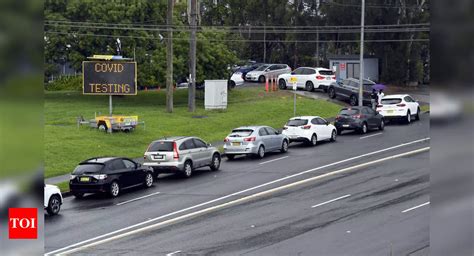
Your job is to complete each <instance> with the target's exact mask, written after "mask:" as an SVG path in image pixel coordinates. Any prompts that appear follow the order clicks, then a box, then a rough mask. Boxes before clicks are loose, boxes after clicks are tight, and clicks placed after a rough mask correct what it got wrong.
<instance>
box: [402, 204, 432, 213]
mask: <svg viewBox="0 0 474 256" xmlns="http://www.w3.org/2000/svg"><path fill="white" fill-rule="evenodd" d="M429 204H430V202H426V203H423V204H420V205H417V206H414V207H412V208H408V209H406V210H404V211H402V213H406V212H409V211H411V210H415V209H417V208H420V207H422V206H425V205H429Z"/></svg>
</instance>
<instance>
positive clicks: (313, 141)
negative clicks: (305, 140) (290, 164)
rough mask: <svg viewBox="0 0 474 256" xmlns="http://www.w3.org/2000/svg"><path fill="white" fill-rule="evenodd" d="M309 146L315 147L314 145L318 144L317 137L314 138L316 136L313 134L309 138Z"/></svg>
mask: <svg viewBox="0 0 474 256" xmlns="http://www.w3.org/2000/svg"><path fill="white" fill-rule="evenodd" d="M309 144H310V145H311V146H313V147H314V146H316V144H318V137H317V136H316V134H313V135H312V136H311V140H310V141H309Z"/></svg>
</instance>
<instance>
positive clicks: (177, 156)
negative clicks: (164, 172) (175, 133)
mask: <svg viewBox="0 0 474 256" xmlns="http://www.w3.org/2000/svg"><path fill="white" fill-rule="evenodd" d="M173 158H174V159H179V153H178V145H177V144H176V142H173Z"/></svg>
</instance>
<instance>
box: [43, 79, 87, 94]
mask: <svg viewBox="0 0 474 256" xmlns="http://www.w3.org/2000/svg"><path fill="white" fill-rule="evenodd" d="M44 87H45V90H47V91H82V77H81V76H63V77H60V78H58V79H56V80H54V81H53V82H51V83H47V84H45V86H44Z"/></svg>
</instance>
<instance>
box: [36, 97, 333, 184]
mask: <svg viewBox="0 0 474 256" xmlns="http://www.w3.org/2000/svg"><path fill="white" fill-rule="evenodd" d="M113 102H114V114H125V115H138V116H139V120H143V121H145V122H146V129H144V127H143V126H140V127H137V129H136V130H135V131H133V132H131V133H123V132H116V133H113V134H106V133H104V132H100V131H98V130H96V129H91V128H89V127H86V126H82V127H77V124H76V118H77V117H78V116H80V115H83V116H84V118H85V119H90V118H93V117H94V112H97V113H98V112H102V113H103V114H106V113H108V97H107V96H85V95H82V94H81V93H80V92H45V127H44V141H45V150H44V154H45V156H44V157H45V167H46V170H45V177H53V176H58V175H61V174H66V173H70V172H71V170H72V169H73V168H74V167H75V166H76V164H77V163H79V162H80V161H82V160H85V159H87V158H90V157H94V156H105V155H113V156H127V157H132V158H135V157H140V156H142V155H143V153H144V151H145V150H146V148H147V146H148V144H149V143H150V142H151V141H152V140H155V139H158V138H161V137H164V136H172V135H184V136H186V135H193V136H198V137H201V138H203V139H204V140H206V141H208V142H211V143H212V142H216V141H221V140H223V139H224V138H225V136H226V135H227V134H228V133H229V132H230V131H231V130H232V129H233V128H235V127H238V126H243V125H258V124H260V125H269V126H272V127H275V128H281V127H282V126H283V125H284V123H285V122H286V121H287V120H288V118H290V117H291V116H293V94H292V93H291V92H289V91H279V92H273V93H265V92H264V91H263V90H262V89H261V88H246V89H240V90H233V91H231V92H229V96H228V108H227V110H214V111H206V110H204V107H203V105H204V100H203V95H202V92H198V98H197V99H196V103H197V110H196V112H195V113H189V112H188V111H187V91H186V90H178V91H176V92H175V97H174V102H175V109H174V113H172V114H170V113H166V112H165V92H164V91H161V92H156V91H153V92H152V91H148V92H139V93H138V95H137V96H126V97H114V100H113ZM339 109H340V106H339V105H336V104H334V103H330V102H327V101H324V100H314V99H308V98H303V97H298V100H297V115H319V116H322V117H332V116H335V115H336V114H337V112H338V111H339ZM193 116H206V117H205V118H193Z"/></svg>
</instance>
